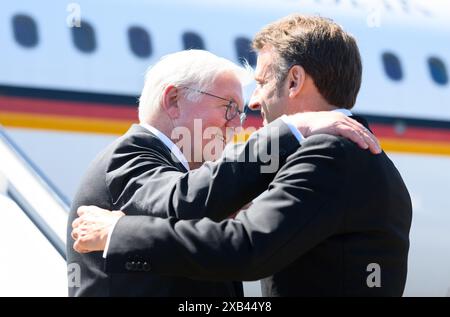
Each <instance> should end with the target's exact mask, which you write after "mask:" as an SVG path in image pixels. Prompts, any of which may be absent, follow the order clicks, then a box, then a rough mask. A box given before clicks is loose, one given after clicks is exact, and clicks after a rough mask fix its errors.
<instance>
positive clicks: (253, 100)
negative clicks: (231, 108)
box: [248, 93, 261, 110]
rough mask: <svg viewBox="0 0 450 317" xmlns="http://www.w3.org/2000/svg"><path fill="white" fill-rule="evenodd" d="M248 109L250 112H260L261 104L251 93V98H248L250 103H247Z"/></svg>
mask: <svg viewBox="0 0 450 317" xmlns="http://www.w3.org/2000/svg"><path fill="white" fill-rule="evenodd" d="M248 107H249V108H250V110H260V109H261V103H260V102H259V100H258V98H257V97H256V95H255V94H254V93H253V95H252V97H251V98H250V101H249V102H248Z"/></svg>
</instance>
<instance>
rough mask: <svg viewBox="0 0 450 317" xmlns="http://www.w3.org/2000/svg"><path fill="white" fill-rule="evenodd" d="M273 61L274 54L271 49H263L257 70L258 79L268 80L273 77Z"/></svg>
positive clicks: (259, 55)
mask: <svg viewBox="0 0 450 317" xmlns="http://www.w3.org/2000/svg"><path fill="white" fill-rule="evenodd" d="M273 59H274V52H273V50H272V49H271V48H270V47H263V48H262V49H261V50H260V51H259V53H258V59H257V62H256V70H255V78H256V79H267V77H269V76H271V73H272V61H273Z"/></svg>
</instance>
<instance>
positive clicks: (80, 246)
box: [73, 239, 91, 253]
mask: <svg viewBox="0 0 450 317" xmlns="http://www.w3.org/2000/svg"><path fill="white" fill-rule="evenodd" d="M73 249H74V250H75V251H77V252H78V253H89V252H91V251H89V250H87V249H85V248H84V246H83V242H82V240H81V239H78V240H77V241H75V243H74V244H73Z"/></svg>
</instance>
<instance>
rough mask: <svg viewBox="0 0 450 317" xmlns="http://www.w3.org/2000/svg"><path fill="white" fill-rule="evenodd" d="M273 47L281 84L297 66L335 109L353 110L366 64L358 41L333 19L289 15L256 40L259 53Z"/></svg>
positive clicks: (255, 43) (265, 29) (264, 31)
mask: <svg viewBox="0 0 450 317" xmlns="http://www.w3.org/2000/svg"><path fill="white" fill-rule="evenodd" d="M266 45H270V46H272V47H273V48H274V50H275V52H276V53H277V54H278V56H279V57H280V58H279V60H277V61H274V67H275V69H274V71H275V74H276V76H277V81H278V84H281V83H282V82H283V81H284V79H285V78H286V76H287V74H288V71H289V69H290V67H291V66H293V65H300V66H302V67H303V68H304V69H305V72H306V73H307V74H308V75H309V76H311V78H312V79H313V80H314V83H315V85H316V87H317V89H318V90H319V92H320V94H321V95H322V96H323V97H324V98H325V99H326V100H327V101H328V102H329V103H330V104H331V105H333V106H336V107H341V108H347V109H351V108H352V107H353V106H354V105H355V102H356V97H357V95H358V91H359V88H360V87H361V76H362V64H361V56H360V54H359V49H358V46H357V44H356V41H355V39H354V38H353V37H352V36H351V35H350V34H348V33H346V32H345V31H344V30H343V29H342V28H341V27H340V26H339V25H337V24H336V23H334V22H333V21H332V20H330V19H326V18H322V17H317V16H304V15H299V14H293V15H289V16H287V17H285V18H282V19H281V20H278V21H275V22H273V23H271V24H269V25H267V26H265V27H264V28H263V29H262V30H261V31H260V32H258V33H257V34H256V36H255V39H254V40H253V47H254V48H255V49H256V50H260V49H262V48H263V47H264V46H266Z"/></svg>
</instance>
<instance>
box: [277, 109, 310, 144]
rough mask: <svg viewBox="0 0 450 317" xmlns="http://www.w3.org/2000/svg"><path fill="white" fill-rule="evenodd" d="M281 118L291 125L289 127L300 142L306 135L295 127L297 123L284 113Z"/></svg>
mask: <svg viewBox="0 0 450 317" xmlns="http://www.w3.org/2000/svg"><path fill="white" fill-rule="evenodd" d="M280 119H281V120H283V121H284V123H286V124H287V126H288V127H289V129H291V132H292V134H293V135H294V136H295V138H296V139H297V140H298V142H299V143H300V142H301V141H302V140H303V139H304V137H303V135H302V133H301V132H300V131H299V130H298V129H297V128H296V127H295V125H294V124H293V123H292V122H291V120H290V118H289V117H288V116H287V115H285V114H284V115H282V116H281V117H280Z"/></svg>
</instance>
